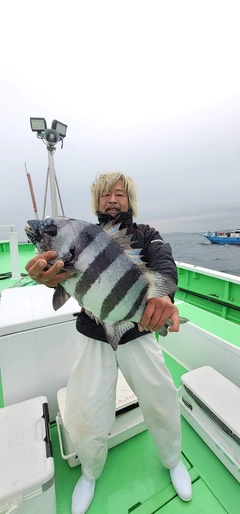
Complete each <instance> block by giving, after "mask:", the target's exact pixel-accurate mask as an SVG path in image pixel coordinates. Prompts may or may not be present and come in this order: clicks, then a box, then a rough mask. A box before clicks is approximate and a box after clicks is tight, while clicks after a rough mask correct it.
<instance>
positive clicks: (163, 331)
mask: <svg viewBox="0 0 240 514" xmlns="http://www.w3.org/2000/svg"><path fill="white" fill-rule="evenodd" d="M179 321H180V324H181V325H182V324H183V323H187V322H188V321H189V319H187V318H183V317H181V316H180V317H179ZM171 326H172V320H171V319H168V320H167V321H166V323H165V325H163V327H161V328H160V329H159V330H157V332H156V333H157V334H159V335H160V336H162V337H165V336H167V335H168V328H169V327H171Z"/></svg>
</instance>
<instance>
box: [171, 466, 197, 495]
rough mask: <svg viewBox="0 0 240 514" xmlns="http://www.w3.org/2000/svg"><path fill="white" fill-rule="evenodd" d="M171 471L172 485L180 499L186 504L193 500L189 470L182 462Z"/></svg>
mask: <svg viewBox="0 0 240 514" xmlns="http://www.w3.org/2000/svg"><path fill="white" fill-rule="evenodd" d="M169 471H170V477H171V480H172V485H173V487H174V489H175V491H176V493H177V494H178V496H179V498H181V500H183V501H185V502H189V501H190V500H191V499H192V483H191V479H190V475H189V473H188V470H187V469H186V468H185V466H184V464H183V463H182V461H181V460H180V461H179V463H178V464H177V465H176V466H175V467H174V468H172V469H170V470H169Z"/></svg>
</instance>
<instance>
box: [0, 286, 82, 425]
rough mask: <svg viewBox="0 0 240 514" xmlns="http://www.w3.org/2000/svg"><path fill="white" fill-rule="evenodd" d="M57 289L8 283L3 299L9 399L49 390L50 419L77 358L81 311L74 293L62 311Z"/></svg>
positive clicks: (0, 316)
mask: <svg viewBox="0 0 240 514" xmlns="http://www.w3.org/2000/svg"><path fill="white" fill-rule="evenodd" d="M52 296H53V289H50V288H48V287H46V286H44V285H36V286H26V287H18V288H12V289H11V288H10V289H5V290H4V291H3V292H2V296H1V302H0V336H1V337H0V366H1V375H2V388H3V398H4V405H5V406H8V405H12V404H15V403H18V402H23V401H25V400H28V399H30V398H35V397H37V396H41V395H44V396H46V397H47V399H48V406H49V415H50V421H55V418H56V414H57V412H58V406H57V391H58V390H59V389H60V388H61V387H65V385H66V383H67V380H68V377H69V373H70V370H71V368H72V365H73V363H74V361H75V358H76V338H77V331H76V317H75V316H73V314H74V313H76V312H79V310H80V307H79V305H78V303H77V302H76V300H74V299H73V298H70V299H69V300H68V302H66V304H65V305H63V307H61V309H59V310H58V311H57V312H55V311H54V309H53V307H52Z"/></svg>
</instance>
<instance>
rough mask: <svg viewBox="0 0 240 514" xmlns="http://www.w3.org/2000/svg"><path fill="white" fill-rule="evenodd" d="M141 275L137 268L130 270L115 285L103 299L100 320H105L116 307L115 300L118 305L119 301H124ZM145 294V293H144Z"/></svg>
mask: <svg viewBox="0 0 240 514" xmlns="http://www.w3.org/2000/svg"><path fill="white" fill-rule="evenodd" d="M141 276H142V273H141V271H140V270H138V269H137V268H136V269H134V270H133V268H130V269H129V270H128V271H127V272H126V273H125V274H124V275H123V276H122V277H121V278H120V279H119V280H118V281H117V282H116V284H115V286H114V287H113V288H112V290H111V291H110V293H109V294H108V296H107V297H106V298H105V300H104V302H103V304H102V308H101V313H100V319H107V317H108V315H109V313H110V312H111V311H112V310H113V309H114V308H115V307H116V298H117V299H118V305H119V304H120V302H121V300H123V299H124V297H125V296H126V294H127V293H128V291H129V290H130V289H131V287H132V286H133V285H134V284H135V283H136V282H137V281H138V279H139V277H141ZM145 292H146V291H145Z"/></svg>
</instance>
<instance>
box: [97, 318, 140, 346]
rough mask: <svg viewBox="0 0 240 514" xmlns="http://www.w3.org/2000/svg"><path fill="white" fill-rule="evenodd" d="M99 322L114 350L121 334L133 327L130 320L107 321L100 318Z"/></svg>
mask: <svg viewBox="0 0 240 514" xmlns="http://www.w3.org/2000/svg"><path fill="white" fill-rule="evenodd" d="M100 323H101V325H102V327H103V329H104V332H105V334H106V337H107V340H108V342H109V344H110V345H111V347H112V348H113V350H114V351H116V349H117V347H118V343H119V341H120V339H121V337H122V336H123V334H125V332H127V331H128V330H130V329H131V328H133V327H134V323H132V321H122V322H114V323H109V322H105V321H102V320H101V321H100Z"/></svg>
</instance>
